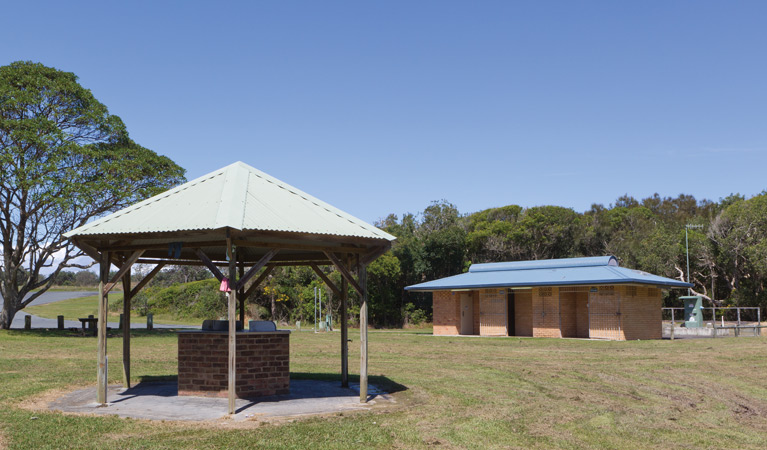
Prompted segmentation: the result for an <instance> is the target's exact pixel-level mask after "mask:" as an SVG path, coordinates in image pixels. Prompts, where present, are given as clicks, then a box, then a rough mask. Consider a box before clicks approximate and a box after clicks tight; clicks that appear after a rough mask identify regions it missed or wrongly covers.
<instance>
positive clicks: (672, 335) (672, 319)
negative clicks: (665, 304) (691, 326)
mask: <svg viewBox="0 0 767 450" xmlns="http://www.w3.org/2000/svg"><path fill="white" fill-rule="evenodd" d="M674 328H676V324H675V323H674V308H671V340H672V341H673V340H674Z"/></svg>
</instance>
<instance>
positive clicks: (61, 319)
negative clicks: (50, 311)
mask: <svg viewBox="0 0 767 450" xmlns="http://www.w3.org/2000/svg"><path fill="white" fill-rule="evenodd" d="M56 319H57V320H58V323H57V325H58V328H59V330H63V329H64V316H58V317H56Z"/></svg>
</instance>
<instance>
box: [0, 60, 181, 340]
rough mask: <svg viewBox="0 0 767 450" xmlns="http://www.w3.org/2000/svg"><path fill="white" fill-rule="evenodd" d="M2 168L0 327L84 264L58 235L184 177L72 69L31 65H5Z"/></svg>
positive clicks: (0, 112) (0, 70) (0, 76)
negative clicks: (134, 136) (134, 135)
mask: <svg viewBox="0 0 767 450" xmlns="http://www.w3.org/2000/svg"><path fill="white" fill-rule="evenodd" d="M0 165H1V166H2V171H1V172H0V240H1V241H2V242H1V245H2V249H1V250H0V253H2V255H1V259H2V261H1V262H0V270H1V271H2V275H1V278H0V294H2V296H3V299H4V302H3V308H2V312H0V328H8V327H10V325H11V322H12V320H13V317H14V315H15V314H16V312H18V311H19V310H21V309H23V308H24V307H25V306H27V305H28V304H29V303H31V302H32V301H33V300H34V299H35V298H37V297H38V296H40V295H41V294H42V293H43V292H45V291H46V290H47V289H48V288H49V287H50V286H51V285H52V284H53V282H54V281H55V279H56V276H57V275H58V273H59V272H60V271H61V270H62V269H64V268H67V267H79V268H86V267H88V265H78V264H75V263H74V261H73V260H74V259H75V258H77V257H79V256H82V255H83V254H82V253H81V252H80V251H79V250H78V249H76V248H75V247H74V246H73V245H72V244H71V243H70V242H69V241H67V240H66V239H65V238H63V237H62V233H64V232H66V231H69V230H71V229H73V228H76V227H79V226H81V225H84V224H85V223H86V222H88V220H90V219H92V218H95V217H99V216H102V215H104V214H106V213H108V212H112V211H115V210H118V209H121V208H124V207H126V206H128V205H130V204H133V203H135V202H137V201H139V200H142V199H145V198H147V197H149V196H151V195H154V194H157V193H160V192H162V191H163V190H166V189H168V188H169V187H172V186H174V185H176V184H178V183H179V182H181V181H183V179H184V178H183V175H184V170H183V169H182V168H181V167H179V166H177V165H176V164H175V163H174V162H173V161H171V160H170V159H168V158H166V157H164V156H159V155H157V154H156V153H155V152H153V151H151V150H148V149H146V148H143V147H141V146H139V145H138V144H136V143H135V142H133V141H132V140H131V139H130V138H129V137H128V133H127V131H126V129H125V125H124V124H123V122H122V120H120V118H119V117H117V116H115V115H111V114H109V112H108V110H107V108H106V106H104V105H103V104H101V103H99V102H98V101H97V100H96V99H95V98H94V96H93V94H92V93H91V92H90V91H89V90H87V89H85V88H83V87H82V86H81V85H80V84H79V83H78V82H77V77H76V76H75V75H74V74H73V73H69V72H62V71H60V70H57V69H55V68H52V67H46V66H44V65H42V64H39V63H32V62H15V63H12V64H10V65H8V66H3V67H0ZM43 269H45V271H47V274H46V275H45V276H43V275H42V271H43Z"/></svg>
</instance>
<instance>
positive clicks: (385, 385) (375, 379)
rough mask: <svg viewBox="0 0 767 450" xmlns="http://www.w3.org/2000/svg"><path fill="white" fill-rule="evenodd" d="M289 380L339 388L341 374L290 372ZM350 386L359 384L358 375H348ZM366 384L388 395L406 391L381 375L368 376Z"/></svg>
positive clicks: (404, 387) (402, 386)
mask: <svg viewBox="0 0 767 450" xmlns="http://www.w3.org/2000/svg"><path fill="white" fill-rule="evenodd" d="M290 379H291V380H318V381H336V382H338V384H339V386H340V385H341V374H337V373H316V372H290ZM349 383H350V384H359V383H360V377H359V375H349ZM368 384H372V385H375V386H376V387H377V388H378V389H380V390H381V391H384V392H386V393H388V394H394V393H396V392H403V391H406V390H407V386H405V385H402V384H399V383H397V382H396V381H394V380H392V379H390V378H388V377H385V376H383V375H370V376H368Z"/></svg>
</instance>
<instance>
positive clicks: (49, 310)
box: [24, 292, 202, 325]
mask: <svg viewBox="0 0 767 450" xmlns="http://www.w3.org/2000/svg"><path fill="white" fill-rule="evenodd" d="M122 301H123V294H122V293H121V292H117V293H111V294H109V304H110V305H111V304H118V305H119V309H120V311H122ZM98 305H99V298H98V295H93V296H90V297H80V298H72V299H69V300H62V301H60V302H53V303H46V304H44V305H35V306H28V307H26V308H24V312H27V313H29V314H34V315H35V316H39V317H43V318H46V319H55V318H56V317H58V316H59V315H62V316H64V319H65V320H77V319H79V318H80V317H88V315H90V314H93V315H94V316H98ZM109 320H110V321H113V322H117V321H119V320H120V313H119V312H109ZM131 322H134V323H139V322H146V317H142V316H139V315H138V314H136V313H131ZM154 323H162V324H167V325H200V324H201V323H202V319H194V318H191V319H190V318H185V319H178V318H176V317H174V316H172V315H170V314H155V315H154Z"/></svg>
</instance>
